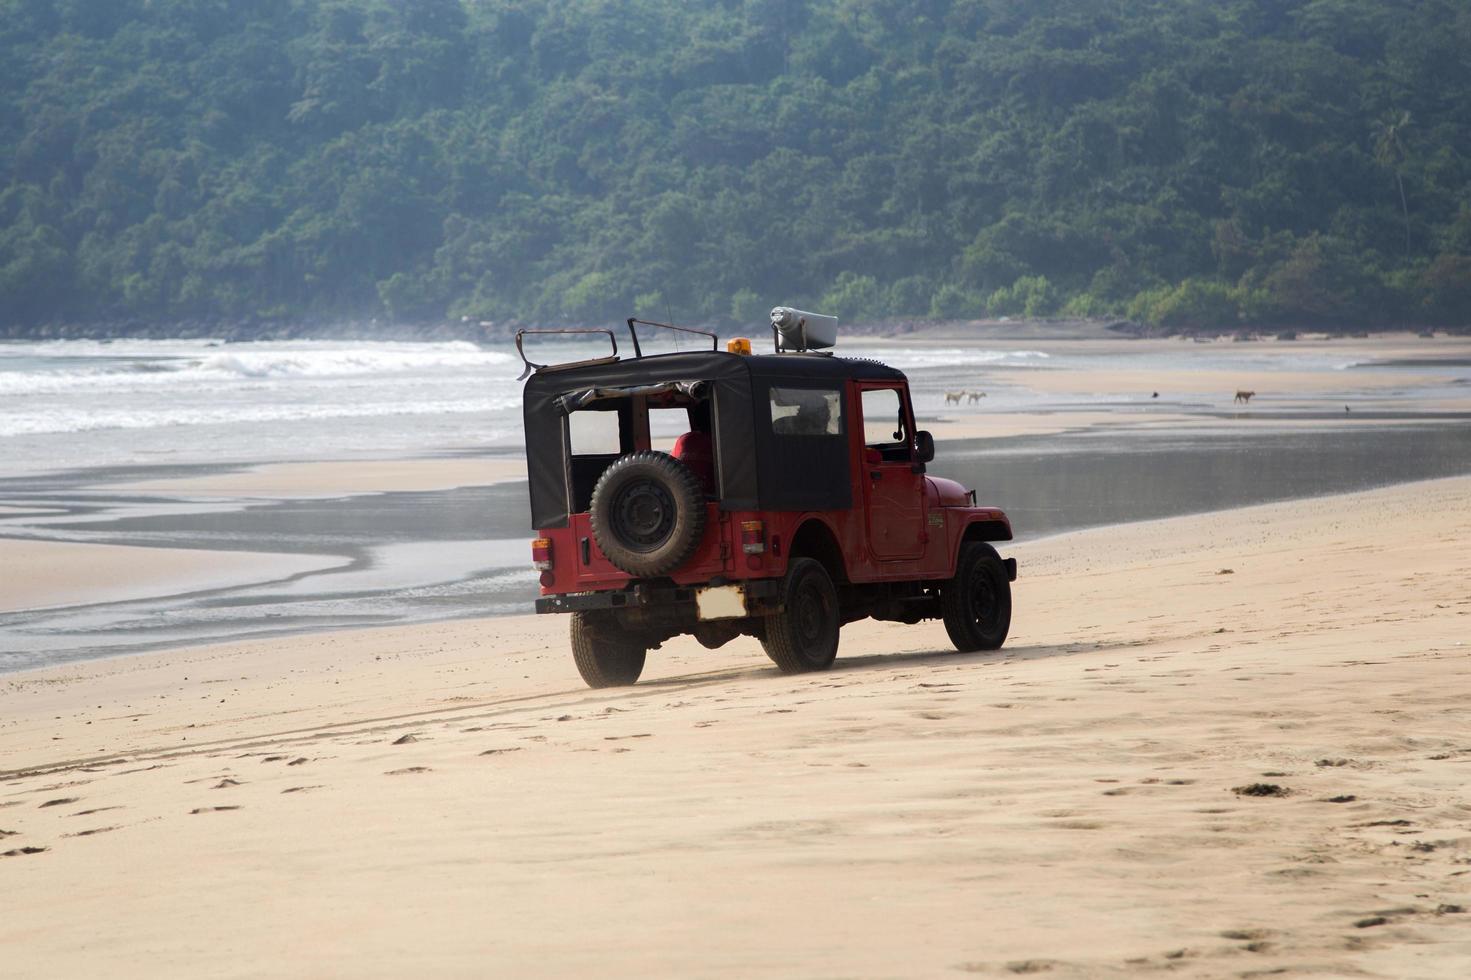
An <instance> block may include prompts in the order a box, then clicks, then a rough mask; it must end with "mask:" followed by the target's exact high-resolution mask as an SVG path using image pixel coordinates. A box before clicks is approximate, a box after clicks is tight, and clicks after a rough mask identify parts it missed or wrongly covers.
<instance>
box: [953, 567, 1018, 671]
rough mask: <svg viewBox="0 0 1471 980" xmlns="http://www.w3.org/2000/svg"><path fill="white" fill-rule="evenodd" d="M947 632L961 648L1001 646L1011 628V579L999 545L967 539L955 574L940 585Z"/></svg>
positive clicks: (979, 648) (973, 648)
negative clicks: (999, 553)
mask: <svg viewBox="0 0 1471 980" xmlns="http://www.w3.org/2000/svg"><path fill="white" fill-rule="evenodd" d="M940 608H941V610H942V611H943V613H944V616H945V632H946V633H949V634H950V642H951V643H954V644H955V649H957V650H960V651H962V652H969V651H971V650H999V649H1000V648H1001V644H1003V643H1005V642H1006V634H1007V632H1008V631H1009V630H1010V629H1011V582H1010V580H1009V579H1008V578H1007V575H1006V565H1005V564H1003V563H1002V561H1001V556H1000V555H998V554H996V549H995V548H992V547H991V546H990V545H988V544H985V543H984V542H981V541H966V542H965V543H963V544H962V545H961V546H960V556H959V558H958V559H957V561H956V562H955V577H954V578H952V579H951V580H950V581H949V582H947V583H946V584H945V585H944V586H943V587H942V588H941V589H940Z"/></svg>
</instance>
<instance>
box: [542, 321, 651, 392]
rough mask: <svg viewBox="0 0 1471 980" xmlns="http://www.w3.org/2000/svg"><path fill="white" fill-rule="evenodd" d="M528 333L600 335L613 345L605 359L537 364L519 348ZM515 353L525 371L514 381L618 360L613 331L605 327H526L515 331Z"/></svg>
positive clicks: (635, 344) (595, 358)
mask: <svg viewBox="0 0 1471 980" xmlns="http://www.w3.org/2000/svg"><path fill="white" fill-rule="evenodd" d="M630 329H632V328H630ZM529 333H538V334H545V333H600V334H603V335H604V336H605V337H607V338H608V342H609V343H611V344H612V345H613V353H612V354H609V355H608V356H607V357H593V358H589V359H588V360H585V361H567V362H565V363H562V364H537V363H536V362H535V361H533V360H531V359H530V358H528V357H527V356H526V351H525V349H524V348H522V346H521V338H522V337H525V336H526V335H527V334H529ZM634 349H635V350H637V349H638V340H637V338H635V340H634ZM516 353H517V354H520V355H521V363H522V364H524V365H526V367H525V369H524V370H522V372H521V374H520V376H519V377H517V378H516V380H517V381H525V380H526V379H527V378H528V377H530V376H531V375H532V373H534V372H536V371H560V370H563V369H565V368H575V367H582V366H584V365H587V364H611V363H612V362H613V361H616V360H618V338H617V337H615V336H613V331H611V330H608V329H607V328H605V327H562V328H558V329H551V328H547V329H535V328H531V327H526V328H523V329H521V330H517V331H516Z"/></svg>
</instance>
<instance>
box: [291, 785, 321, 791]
mask: <svg viewBox="0 0 1471 980" xmlns="http://www.w3.org/2000/svg"><path fill="white" fill-rule="evenodd" d="M321 788H322V787H321V786H320V785H317V786H288V787H287V788H286V789H283V790H282V791H281V792H282V793H307V792H310V791H311V790H314V789H321Z"/></svg>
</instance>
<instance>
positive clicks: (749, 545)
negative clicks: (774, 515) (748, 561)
mask: <svg viewBox="0 0 1471 980" xmlns="http://www.w3.org/2000/svg"><path fill="white" fill-rule="evenodd" d="M741 550H742V551H744V552H745V553H746V554H748V555H759V554H762V553H764V552H765V551H766V525H765V524H764V523H763V522H761V521H741Z"/></svg>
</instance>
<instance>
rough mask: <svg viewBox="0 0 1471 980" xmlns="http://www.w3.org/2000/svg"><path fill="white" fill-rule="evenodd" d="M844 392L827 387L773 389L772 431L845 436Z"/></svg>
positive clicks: (791, 434) (786, 434) (784, 434)
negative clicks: (843, 434)
mask: <svg viewBox="0 0 1471 980" xmlns="http://www.w3.org/2000/svg"><path fill="white" fill-rule="evenodd" d="M842 404H843V403H842V393H841V392H839V391H836V390H833V389H826V388H772V389H771V431H772V432H775V433H776V434H777V435H783V436H838V435H842V433H843V412H842Z"/></svg>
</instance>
